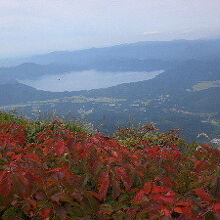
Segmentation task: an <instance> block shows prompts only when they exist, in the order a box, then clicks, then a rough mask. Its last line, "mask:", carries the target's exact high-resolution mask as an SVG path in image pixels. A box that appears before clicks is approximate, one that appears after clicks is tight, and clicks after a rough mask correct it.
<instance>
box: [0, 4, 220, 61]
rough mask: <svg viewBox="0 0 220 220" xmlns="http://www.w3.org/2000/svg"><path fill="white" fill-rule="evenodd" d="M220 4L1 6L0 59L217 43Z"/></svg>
mask: <svg viewBox="0 0 220 220" xmlns="http://www.w3.org/2000/svg"><path fill="white" fill-rule="evenodd" d="M219 9H220V0H0V58H7V57H16V56H26V55H31V54H39V53H46V52H51V51H60V50H78V49H85V48H91V47H103V46H110V45H116V44H123V43H130V42H137V41H147V40H173V39H198V38H216V37H220V13H219Z"/></svg>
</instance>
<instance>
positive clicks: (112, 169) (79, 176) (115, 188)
mask: <svg viewBox="0 0 220 220" xmlns="http://www.w3.org/2000/svg"><path fill="white" fill-rule="evenodd" d="M134 135H135V134H134ZM159 138H160V136H158V140H156V142H157V143H161V144H154V142H151V141H150V140H140V142H135V145H132V148H129V147H128V146H123V145H122V144H120V143H119V142H118V141H116V140H114V139H111V138H109V137H104V136H102V135H100V134H97V135H94V136H87V135H84V134H80V133H76V132H72V131H70V130H67V129H64V128H63V126H60V124H59V123H58V122H55V123H54V124H52V125H51V126H48V127H46V128H45V129H43V130H41V131H39V132H37V133H35V135H34V137H32V139H31V141H30V137H29V135H27V131H26V129H25V128H24V127H23V126H19V125H14V124H0V206H1V207H2V210H3V211H2V212H1V215H2V216H3V215H4V213H6V212H7V210H11V208H13V210H14V212H13V216H14V217H13V218H14V219H35V218H39V217H40V218H41V219H53V218H56V219H62V220H68V219H91V218H96V219H100V220H104V219H115V220H117V219H134V220H135V219H172V218H178V219H205V218H206V216H207V215H209V216H210V215H212V217H213V218H215V219H218V218H219V213H220V200H219V199H220V198H219V191H220V189H219V186H218V183H217V182H218V181H216V180H218V175H219V162H220V152H219V150H217V149H212V148H210V147H209V146H201V147H199V148H196V147H195V148H194V149H192V150H191V152H190V153H189V151H188V150H186V151H184V149H183V150H181V151H180V150H179V148H178V143H176V144H175V139H173V140H172V138H170V136H169V139H168V140H169V141H170V144H169V141H166V142H162V141H161V140H160V139H159ZM164 138H166V134H164V135H163V140H164ZM185 147H189V146H187V145H186V146H185ZM19 210H20V211H19Z"/></svg>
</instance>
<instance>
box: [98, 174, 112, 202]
mask: <svg viewBox="0 0 220 220" xmlns="http://www.w3.org/2000/svg"><path fill="white" fill-rule="evenodd" d="M109 183H110V180H109V171H105V172H103V173H102V174H101V176H100V179H99V189H98V191H99V192H98V197H99V199H100V200H105V198H106V195H107V192H108V188H109Z"/></svg>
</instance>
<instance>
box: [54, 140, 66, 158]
mask: <svg viewBox="0 0 220 220" xmlns="http://www.w3.org/2000/svg"><path fill="white" fill-rule="evenodd" d="M55 151H56V154H57V155H58V156H60V155H62V154H63V153H64V151H65V143H64V141H59V142H58V143H57V144H56V149H55Z"/></svg>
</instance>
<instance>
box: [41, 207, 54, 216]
mask: <svg viewBox="0 0 220 220" xmlns="http://www.w3.org/2000/svg"><path fill="white" fill-rule="evenodd" d="M51 211H52V209H51V208H46V209H43V210H41V211H40V217H42V218H43V219H46V218H49V217H50V212H51Z"/></svg>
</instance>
